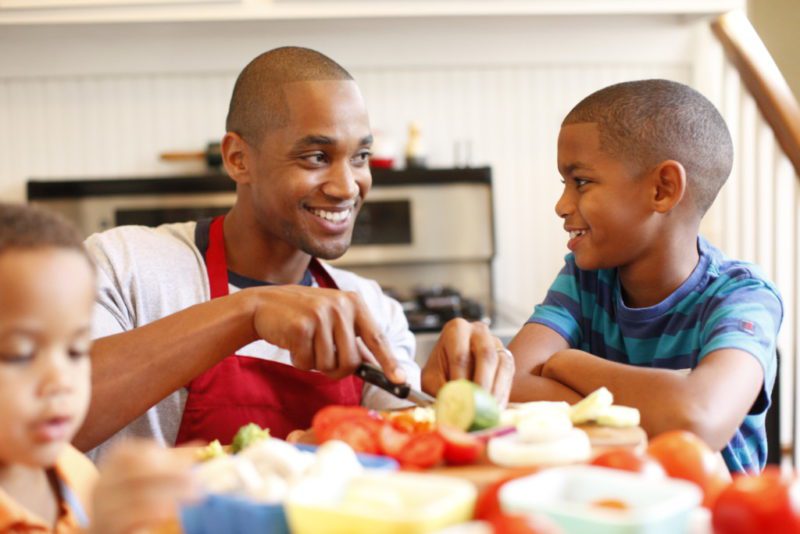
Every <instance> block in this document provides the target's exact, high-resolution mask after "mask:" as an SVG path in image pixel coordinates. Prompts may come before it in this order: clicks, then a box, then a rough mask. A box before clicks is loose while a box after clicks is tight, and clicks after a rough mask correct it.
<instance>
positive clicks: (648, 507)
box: [499, 465, 702, 534]
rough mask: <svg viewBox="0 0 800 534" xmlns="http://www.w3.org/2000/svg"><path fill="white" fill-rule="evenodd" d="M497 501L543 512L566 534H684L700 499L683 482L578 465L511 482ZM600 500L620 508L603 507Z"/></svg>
mask: <svg viewBox="0 0 800 534" xmlns="http://www.w3.org/2000/svg"><path fill="white" fill-rule="evenodd" d="M499 499H500V505H501V507H502V508H503V510H504V511H505V512H507V513H537V514H544V515H547V516H549V517H550V518H551V519H553V520H554V521H555V522H556V523H557V524H558V525H560V526H561V527H562V528H563V529H564V531H565V532H569V533H570V534H685V533H688V532H689V517H690V514H691V512H692V511H693V510H694V509H695V508H696V507H697V506H698V505H699V504H700V502H701V500H702V496H701V494H700V490H699V488H697V487H696V486H695V485H694V484H691V483H689V482H684V481H682V480H675V479H669V478H665V479H660V480H653V479H652V478H645V477H643V476H640V475H637V474H635V473H628V472H625V471H619V470H614V469H608V468H604V467H593V466H583V465H581V466H569V467H558V468H553V469H547V470H544V471H541V472H539V473H537V474H534V475H530V476H527V477H525V478H520V479H517V480H513V481H511V482H509V483H507V484H506V485H504V486H503V487H502V488H501V490H500V495H499ZM602 501H612V502H616V503H621V504H623V505H624V509H613V508H609V507H606V506H601V505H599V503H600V502H602Z"/></svg>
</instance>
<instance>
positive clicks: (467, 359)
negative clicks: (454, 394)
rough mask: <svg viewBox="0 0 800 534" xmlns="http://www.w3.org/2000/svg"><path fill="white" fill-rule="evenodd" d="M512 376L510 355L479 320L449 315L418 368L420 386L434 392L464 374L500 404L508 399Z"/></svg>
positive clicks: (512, 358)
mask: <svg viewBox="0 0 800 534" xmlns="http://www.w3.org/2000/svg"><path fill="white" fill-rule="evenodd" d="M513 377H514V357H513V356H512V355H511V352H509V351H508V350H507V349H506V348H505V347H504V346H503V344H502V343H501V342H500V340H499V339H497V338H496V337H494V336H493V335H492V334H491V333H490V332H489V327H488V326H486V324H484V323H481V322H474V323H469V322H467V321H465V320H464V319H453V320H451V321H449V322H448V323H447V324H446V325H444V329H442V333H441V335H440V336H439V340H438V341H437V342H436V346H435V347H434V348H433V351H432V352H431V355H430V357H429V358H428V362H427V363H426V364H425V368H424V369H423V370H422V389H424V390H425V391H426V392H428V393H430V394H431V395H435V394H436V392H437V391H439V388H441V387H442V386H443V385H444V384H445V382H447V381H448V380H456V379H458V378H466V379H469V380H472V381H473V382H475V383H477V384H479V385H481V386H482V387H483V388H484V389H486V390H487V391H490V392H491V393H492V395H494V397H495V398H496V399H497V401H498V402H499V403H500V404H501V405H503V406H504V405H505V404H506V403H507V402H508V396H509V393H510V392H511V381H512V379H513Z"/></svg>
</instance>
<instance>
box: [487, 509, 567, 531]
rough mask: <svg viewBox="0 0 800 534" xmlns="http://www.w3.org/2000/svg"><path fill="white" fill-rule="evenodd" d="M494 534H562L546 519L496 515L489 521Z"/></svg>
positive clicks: (535, 516)
mask: <svg viewBox="0 0 800 534" xmlns="http://www.w3.org/2000/svg"><path fill="white" fill-rule="evenodd" d="M490 523H491V525H492V528H493V529H494V534H562V533H563V531H562V530H561V529H560V528H559V527H558V526H556V524H555V523H553V522H552V521H550V520H549V519H548V518H546V517H544V516H539V515H521V514H510V515H504V514H501V515H496V516H494V517H493V518H492V520H491V521H490Z"/></svg>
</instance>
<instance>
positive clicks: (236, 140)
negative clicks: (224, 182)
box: [220, 132, 251, 184]
mask: <svg viewBox="0 0 800 534" xmlns="http://www.w3.org/2000/svg"><path fill="white" fill-rule="evenodd" d="M220 150H221V152H222V164H223V165H224V166H225V171H226V172H227V173H228V176H230V177H231V178H232V179H233V181H234V182H236V183H237V184H246V183H249V182H250V168H249V159H250V158H249V155H250V152H251V149H250V145H248V144H247V143H246V142H245V140H244V139H242V137H241V136H240V135H239V134H237V133H234V132H227V133H226V134H225V137H223V138H222V143H221V147H220Z"/></svg>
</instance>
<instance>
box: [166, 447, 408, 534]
mask: <svg viewBox="0 0 800 534" xmlns="http://www.w3.org/2000/svg"><path fill="white" fill-rule="evenodd" d="M295 446H296V447H297V448H298V449H300V450H301V451H312V452H313V451H316V450H317V447H316V446H315V445H300V444H298V445H295ZM356 456H357V457H358V461H359V463H361V465H363V466H364V467H365V468H367V469H385V470H389V471H395V470H397V468H398V463H397V462H396V461H395V460H393V459H391V458H387V457H385V456H375V455H373V454H357V455H356ZM181 527H182V528H183V532H184V533H185V534H219V533H221V532H225V533H227V534H250V533H252V532H264V533H267V534H289V525H288V524H287V522H286V514H285V513H284V510H283V505H282V504H265V503H259V502H254V501H252V500H250V499H247V498H246V497H236V496H234V495H216V494H213V495H208V496H207V497H206V498H205V499H203V500H202V501H200V502H198V503H195V504H191V505H185V506H183V508H182V509H181Z"/></svg>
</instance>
